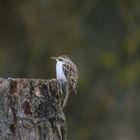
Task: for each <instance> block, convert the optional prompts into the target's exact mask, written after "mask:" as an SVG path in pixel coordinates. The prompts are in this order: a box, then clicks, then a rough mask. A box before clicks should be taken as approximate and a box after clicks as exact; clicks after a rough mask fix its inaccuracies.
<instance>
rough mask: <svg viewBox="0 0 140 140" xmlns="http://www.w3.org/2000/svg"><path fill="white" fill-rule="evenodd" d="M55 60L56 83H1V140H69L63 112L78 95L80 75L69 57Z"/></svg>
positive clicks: (32, 80)
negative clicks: (70, 100) (73, 96)
mask: <svg viewBox="0 0 140 140" xmlns="http://www.w3.org/2000/svg"><path fill="white" fill-rule="evenodd" d="M53 58H54V57H53ZM55 59H56V60H57V64H56V79H55V78H54V79H50V80H48V79H47V80H44V79H26V78H8V79H3V78H1V79H0V140H67V124H66V118H65V115H64V113H63V108H64V106H65V105H66V102H67V99H68V95H69V93H71V92H73V93H75V94H76V90H77V80H78V72H77V68H76V65H75V64H74V63H73V62H72V61H71V60H70V59H69V58H68V57H67V56H59V57H56V58H55ZM61 59H62V61H61ZM63 59H64V60H63ZM66 60H67V61H68V63H64V61H66ZM59 61H60V62H59ZM66 64H69V68H68V69H67V68H64V69H65V70H64V69H61V68H62V67H66V66H65V65H66ZM70 65H71V66H70ZM61 66H62V67H61ZM62 70H63V71H62ZM69 70H71V72H70V73H69ZM74 71H76V73H74ZM62 72H63V73H62ZM75 76H76V77H75Z"/></svg>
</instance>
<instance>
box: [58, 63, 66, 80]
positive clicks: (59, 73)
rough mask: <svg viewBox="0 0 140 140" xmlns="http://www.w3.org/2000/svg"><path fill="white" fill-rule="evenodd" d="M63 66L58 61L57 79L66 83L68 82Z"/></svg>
mask: <svg viewBox="0 0 140 140" xmlns="http://www.w3.org/2000/svg"><path fill="white" fill-rule="evenodd" d="M63 64H64V63H63V62H60V61H57V63H56V77H57V79H61V80H63V81H64V82H67V78H66V76H65V74H64V71H63Z"/></svg>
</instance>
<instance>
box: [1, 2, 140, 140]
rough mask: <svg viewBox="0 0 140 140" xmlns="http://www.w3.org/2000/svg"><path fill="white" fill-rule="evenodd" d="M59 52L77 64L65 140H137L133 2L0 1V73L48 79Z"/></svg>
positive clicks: (139, 42)
mask: <svg viewBox="0 0 140 140" xmlns="http://www.w3.org/2000/svg"><path fill="white" fill-rule="evenodd" d="M61 54H67V55H69V56H70V58H71V59H72V60H73V61H74V62H75V63H76V65H77V67H78V69H79V86H78V87H79V90H78V96H77V97H75V96H74V95H71V96H70V98H69V101H68V104H67V107H66V109H65V114H66V118H67V123H68V139H69V140H139V139H140V120H139V118H140V1H139V0H59V1H55V0H39V1H38V0H0V76H1V77H3V78H7V77H15V78H16V77H24V78H43V79H50V78H53V77H55V70H54V69H55V68H54V65H55V62H54V61H52V60H51V59H50V57H51V56H59V55H61Z"/></svg>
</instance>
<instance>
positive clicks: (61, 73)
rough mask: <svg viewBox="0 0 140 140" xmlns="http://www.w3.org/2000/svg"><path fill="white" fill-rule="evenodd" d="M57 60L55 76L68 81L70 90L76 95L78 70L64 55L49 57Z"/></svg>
mask: <svg viewBox="0 0 140 140" xmlns="http://www.w3.org/2000/svg"><path fill="white" fill-rule="evenodd" d="M51 58H52V59H55V60H56V61H57V63H56V77H57V79H59V80H62V81H63V82H66V83H67V82H68V83H69V85H70V88H71V90H72V92H74V93H75V95H77V81H78V71H77V67H76V65H75V64H74V63H73V62H72V61H71V60H70V58H69V57H68V56H66V55H61V56H59V57H51Z"/></svg>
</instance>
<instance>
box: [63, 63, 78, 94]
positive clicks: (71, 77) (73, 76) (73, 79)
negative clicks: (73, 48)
mask: <svg viewBox="0 0 140 140" xmlns="http://www.w3.org/2000/svg"><path fill="white" fill-rule="evenodd" d="M75 70H76V71H75ZM63 71H64V74H65V76H66V78H67V80H68V81H69V84H70V87H71V88H72V90H73V92H76V87H77V78H78V75H77V74H78V73H77V68H76V66H75V65H74V64H72V65H69V64H63Z"/></svg>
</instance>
